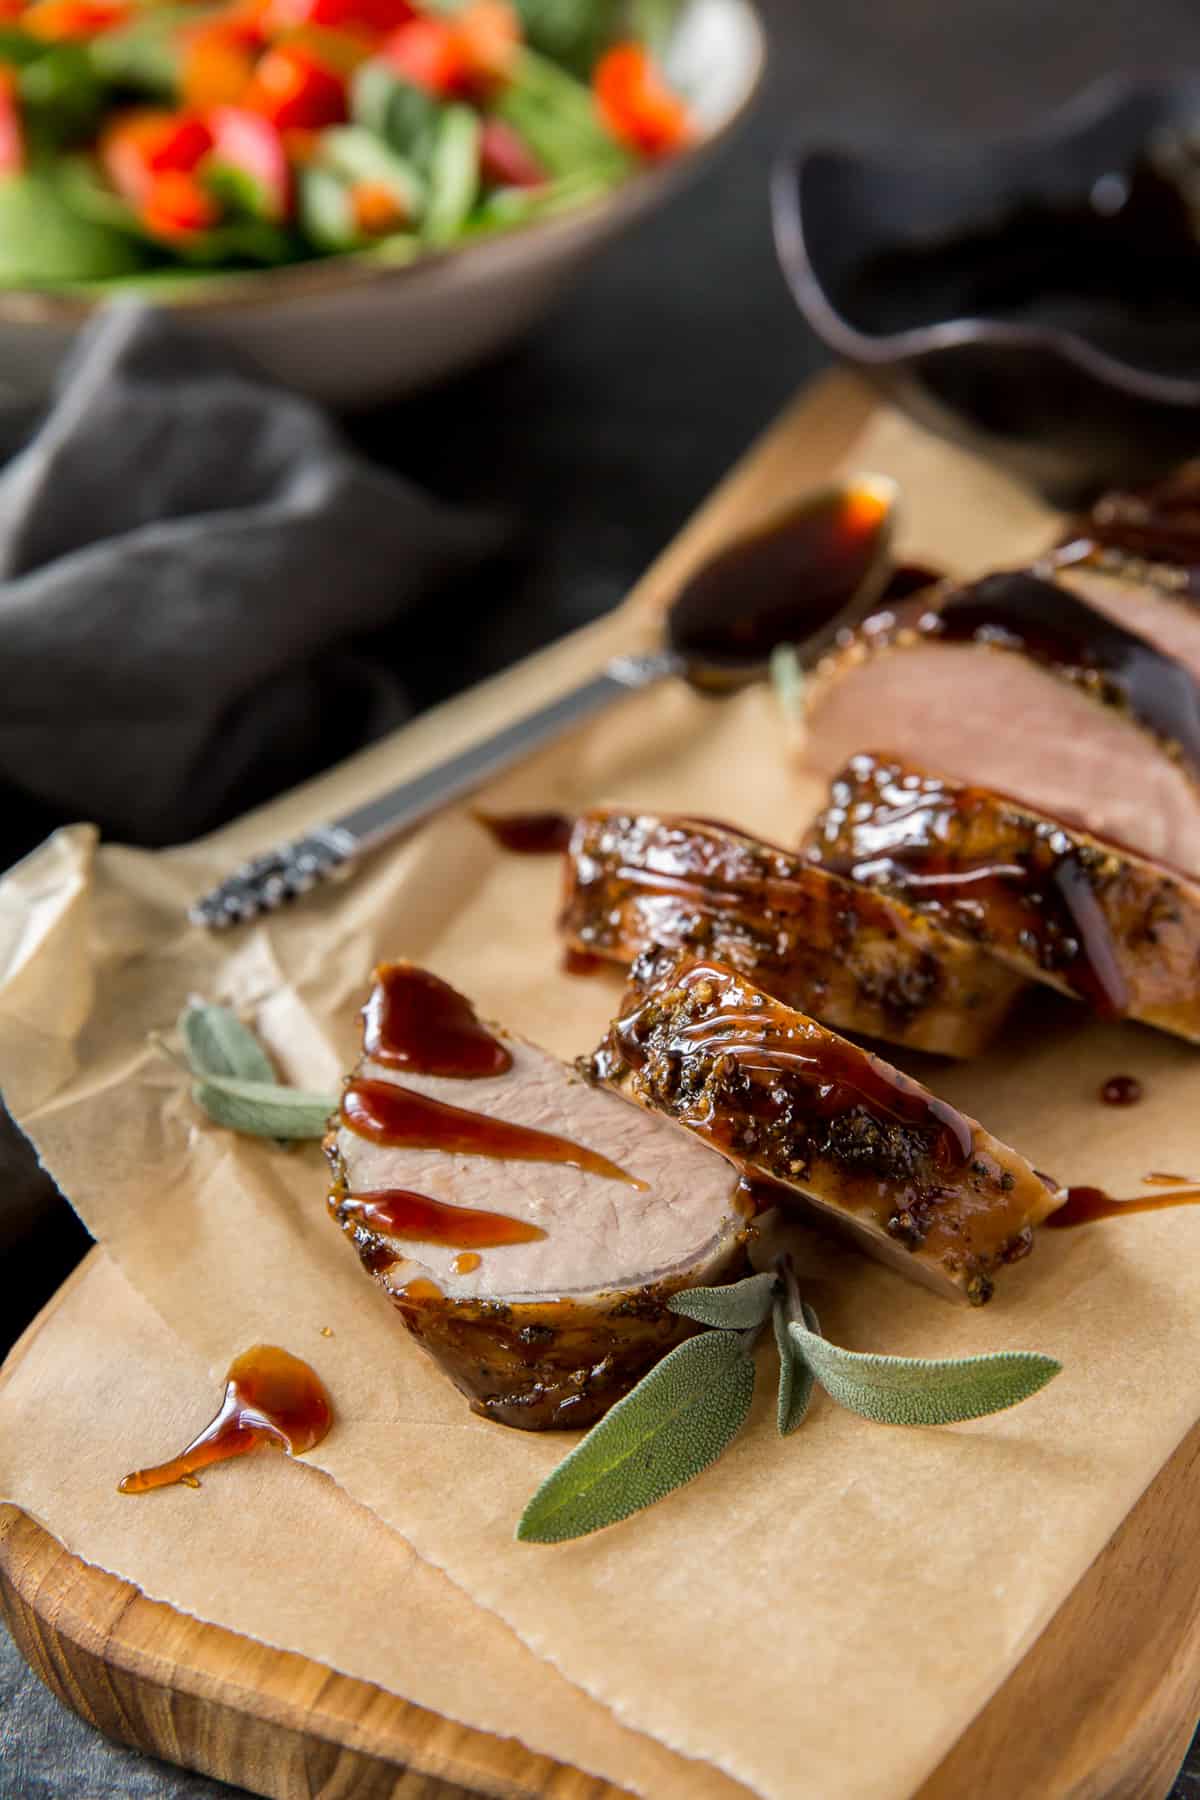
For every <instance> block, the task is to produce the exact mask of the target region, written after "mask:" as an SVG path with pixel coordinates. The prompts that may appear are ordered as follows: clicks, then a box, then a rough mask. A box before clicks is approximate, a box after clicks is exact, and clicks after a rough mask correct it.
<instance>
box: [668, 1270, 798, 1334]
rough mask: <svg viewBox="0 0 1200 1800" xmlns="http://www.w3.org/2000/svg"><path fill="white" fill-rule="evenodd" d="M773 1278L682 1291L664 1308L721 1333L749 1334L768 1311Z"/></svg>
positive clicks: (750, 1277)
mask: <svg viewBox="0 0 1200 1800" xmlns="http://www.w3.org/2000/svg"><path fill="white" fill-rule="evenodd" d="M775 1287H776V1282H775V1277H774V1275H770V1274H764V1275H747V1277H746V1279H745V1280H744V1281H734V1282H731V1283H730V1284H729V1286H728V1287H696V1288H685V1289H684V1290H683V1291H682V1292H681V1293H678V1294H672V1295H671V1298H670V1299H669V1300H668V1301H667V1305H668V1306H669V1307H670V1309H671V1311H672V1312H674V1313H681V1314H682V1315H683V1317H684V1318H685V1319H696V1320H698V1321H699V1323H700V1324H701V1325H717V1326H719V1327H720V1328H721V1329H722V1330H723V1331H750V1330H752V1329H753V1327H754V1326H755V1325H761V1324H762V1322H763V1320H764V1319H765V1318H766V1316H767V1314H768V1313H769V1312H770V1310H771V1302H772V1299H773V1298H774V1294H775Z"/></svg>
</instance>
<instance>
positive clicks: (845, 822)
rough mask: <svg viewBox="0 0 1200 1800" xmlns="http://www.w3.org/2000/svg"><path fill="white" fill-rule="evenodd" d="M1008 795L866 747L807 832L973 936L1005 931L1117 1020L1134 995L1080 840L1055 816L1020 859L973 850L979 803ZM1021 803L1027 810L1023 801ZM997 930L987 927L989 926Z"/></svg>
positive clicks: (825, 853) (836, 864) (861, 871)
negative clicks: (962, 843) (967, 847)
mask: <svg viewBox="0 0 1200 1800" xmlns="http://www.w3.org/2000/svg"><path fill="white" fill-rule="evenodd" d="M998 800H999V801H1001V803H1003V801H1002V797H1001V796H997V795H994V794H992V793H989V792H988V791H987V790H986V789H982V788H971V787H967V786H963V785H960V784H959V783H957V782H952V781H946V780H943V779H942V778H941V777H939V776H934V775H926V774H923V773H920V772H918V771H915V770H910V769H906V768H904V767H903V766H901V765H900V764H897V763H892V762H888V761H887V760H883V759H877V758H876V757H874V756H871V755H869V754H866V753H864V754H862V755H859V756H856V757H854V758H852V760H851V762H850V763H849V764H848V766H847V767H846V769H845V770H843V772H842V774H841V775H839V776H838V778H837V779H836V780H835V782H834V783H833V787H832V790H831V800H830V805H829V807H828V808H827V809H826V811H825V813H824V814H823V815H822V817H821V819H820V820H818V822H817V824H816V826H815V827H814V829H813V832H812V834H811V837H810V840H809V846H808V855H809V856H810V857H811V859H812V860H813V861H814V862H818V863H819V864H820V865H821V867H822V868H825V869H829V870H831V871H832V872H833V873H835V874H838V875H844V876H849V878H850V879H851V880H852V881H857V882H860V883H863V884H865V885H867V886H876V887H882V888H884V889H885V890H887V891H890V892H892V893H895V894H897V895H899V896H900V897H901V898H903V899H905V900H907V901H908V903H909V904H910V905H913V906H917V907H920V908H921V910H922V911H925V912H928V913H931V914H933V915H935V916H941V917H944V918H945V919H946V920H947V922H948V923H950V924H951V925H952V926H957V927H958V928H960V929H961V930H963V931H964V932H965V933H967V934H968V935H970V936H972V937H974V936H976V935H978V934H979V931H980V928H981V927H982V928H983V931H984V935H985V940H986V936H987V935H991V936H993V937H999V936H1008V937H1011V938H1013V939H1014V940H1017V941H1019V942H1020V944H1021V945H1022V947H1023V948H1025V949H1026V950H1027V951H1029V952H1030V953H1031V954H1032V955H1034V956H1035V957H1036V959H1037V961H1038V963H1039V964H1040V966H1041V967H1042V968H1044V969H1046V970H1047V971H1048V972H1052V973H1055V974H1057V975H1059V976H1060V977H1061V978H1062V979H1063V980H1064V981H1066V982H1067V984H1068V985H1069V986H1070V987H1072V988H1073V989H1074V990H1075V992H1076V993H1077V994H1079V995H1080V996H1081V997H1082V998H1083V999H1086V1000H1088V1001H1090V1002H1091V1004H1092V1005H1093V1006H1094V1007H1095V1008H1096V1010H1097V1011H1098V1012H1099V1013H1101V1014H1103V1015H1104V1016H1105V1017H1108V1018H1119V1017H1121V1016H1122V1015H1123V1014H1124V1013H1125V1011H1126V1009H1127V1007H1128V1003H1129V994H1128V988H1127V985H1126V982H1125V978H1124V975H1123V974H1122V971H1121V966H1120V959H1119V955H1118V952H1117V947H1116V945H1115V943H1114V942H1113V937H1112V932H1111V929H1110V927H1109V924H1108V921H1107V919H1106V918H1105V916H1104V912H1103V909H1102V907H1101V906H1100V904H1099V902H1098V900H1097V898H1096V895H1095V892H1094V890H1093V888H1092V885H1091V882H1090V880H1089V877H1088V870H1087V867H1086V864H1085V861H1084V860H1083V858H1082V857H1081V853H1080V849H1079V846H1078V845H1077V844H1076V843H1075V841H1074V840H1073V839H1072V838H1071V836H1070V835H1069V833H1068V832H1067V831H1065V830H1063V829H1061V828H1059V827H1057V826H1055V825H1054V824H1053V823H1052V822H1050V821H1046V822H1045V823H1044V825H1042V826H1039V828H1038V830H1037V832H1036V835H1035V838H1034V841H1033V842H1032V844H1031V845H1030V846H1029V847H1028V848H1025V846H1024V845H1022V848H1021V850H1020V851H1019V853H1014V854H1013V855H1012V856H1011V857H1008V858H1005V857H1003V856H1001V857H999V858H997V857H996V856H995V855H994V854H990V855H989V856H988V857H987V858H982V859H981V858H979V857H975V856H971V855H970V854H968V853H966V852H965V851H962V850H959V849H957V848H956V837H957V835H958V834H959V833H960V832H961V834H962V835H963V836H965V837H967V838H968V839H969V835H970V830H971V826H972V823H973V821H974V819H975V818H976V816H977V815H978V814H979V813H981V812H982V813H983V814H984V815H985V816H986V815H987V814H989V813H990V812H991V810H992V808H993V807H995V806H996V804H997V802H998ZM1016 804H1018V809H1019V803H1016ZM989 928H990V931H989Z"/></svg>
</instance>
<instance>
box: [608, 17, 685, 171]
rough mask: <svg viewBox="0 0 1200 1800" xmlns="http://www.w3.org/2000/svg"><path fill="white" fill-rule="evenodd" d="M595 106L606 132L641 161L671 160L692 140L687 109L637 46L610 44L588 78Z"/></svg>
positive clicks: (645, 52)
mask: <svg viewBox="0 0 1200 1800" xmlns="http://www.w3.org/2000/svg"><path fill="white" fill-rule="evenodd" d="M592 88H593V91H594V92H595V95H596V104H597V106H598V107H599V109H600V114H601V117H602V118H603V119H604V122H605V124H606V125H607V126H608V129H609V130H610V131H611V132H612V134H613V136H614V137H615V138H617V139H618V140H619V141H620V142H621V143H623V144H627V145H628V146H629V148H630V149H631V150H636V151H638V152H639V154H640V155H642V156H669V155H670V153H671V152H672V151H673V150H678V149H679V148H680V147H681V146H682V145H683V144H686V143H687V141H688V139H689V138H690V136H691V126H690V124H689V121H688V115H687V108H686V107H685V106H684V104H683V101H682V100H680V98H679V97H678V95H677V94H673V93H672V92H671V90H670V88H669V87H668V86H667V84H666V82H665V81H664V80H663V78H662V75H661V74H660V72H659V69H658V67H657V65H656V63H655V61H654V59H653V57H652V56H651V55H650V53H649V51H648V50H647V49H645V47H644V46H643V45H641V44H633V43H630V44H614V45H613V47H612V49H611V50H607V51H606V52H605V53H604V55H603V56H602V57H601V58H600V61H599V62H598V63H597V64H596V67H595V70H594V72H593V74H592Z"/></svg>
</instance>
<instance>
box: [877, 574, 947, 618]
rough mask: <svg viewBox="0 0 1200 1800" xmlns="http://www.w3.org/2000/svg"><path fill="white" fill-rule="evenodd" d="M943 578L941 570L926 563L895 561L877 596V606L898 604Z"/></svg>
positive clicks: (933, 585) (934, 584)
mask: <svg viewBox="0 0 1200 1800" xmlns="http://www.w3.org/2000/svg"><path fill="white" fill-rule="evenodd" d="M944 580H945V575H944V573H943V571H942V570H941V569H935V568H932V567H931V566H930V565H929V564H928V563H897V564H896V567H895V568H894V569H893V570H892V572H891V574H890V575H889V576H888V581H887V586H886V587H885V588H884V590H883V592H882V594H880V596H879V606H880V607H886V606H899V605H900V604H901V603H902V602H903V601H905V600H911V599H912V597H913V595H914V594H920V593H923V592H924V590H925V589H926V588H929V587H935V586H936V585H937V583H938V582H939V581H944Z"/></svg>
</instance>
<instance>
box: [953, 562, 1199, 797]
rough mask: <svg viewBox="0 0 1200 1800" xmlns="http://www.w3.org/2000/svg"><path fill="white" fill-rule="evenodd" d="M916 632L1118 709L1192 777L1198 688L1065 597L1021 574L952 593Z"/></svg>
mask: <svg viewBox="0 0 1200 1800" xmlns="http://www.w3.org/2000/svg"><path fill="white" fill-rule="evenodd" d="M920 629H921V630H922V631H924V632H926V633H928V634H930V635H931V636H936V637H940V638H943V639H945V640H946V641H947V642H950V643H983V644H995V645H998V646H999V647H1001V648H1003V649H1009V650H1021V651H1023V652H1024V654H1025V655H1026V656H1030V657H1032V658H1033V659H1034V661H1036V662H1040V663H1042V664H1044V665H1045V666H1046V667H1047V668H1051V669H1053V670H1055V671H1056V672H1057V673H1058V674H1061V675H1064V676H1066V677H1067V678H1068V679H1070V680H1074V681H1078V682H1080V683H1082V684H1084V685H1088V686H1093V687H1096V688H1097V689H1098V690H1099V691H1100V695H1101V697H1103V698H1105V699H1108V700H1109V701H1112V702H1115V703H1117V704H1119V705H1121V706H1122V707H1123V708H1124V709H1125V710H1126V711H1128V713H1129V714H1130V715H1131V716H1132V717H1133V718H1134V719H1136V720H1137V721H1138V723H1139V724H1141V725H1143V726H1144V727H1145V728H1146V729H1147V730H1148V731H1151V732H1153V733H1154V735H1155V736H1156V737H1158V738H1160V739H1161V740H1162V741H1163V743H1165V744H1167V745H1169V746H1172V747H1173V748H1175V749H1176V750H1177V751H1178V754H1179V756H1180V757H1181V758H1182V760H1183V761H1184V762H1185V763H1186V765H1187V766H1188V767H1189V768H1190V770H1191V771H1192V773H1193V774H1194V775H1197V776H1200V685H1198V684H1197V682H1196V680H1195V678H1194V676H1192V675H1191V674H1190V672H1189V671H1188V670H1187V669H1185V668H1184V667H1183V665H1182V664H1181V663H1177V662H1176V661H1175V660H1174V659H1173V658H1172V657H1170V656H1167V655H1165V654H1164V653H1163V652H1162V651H1161V650H1158V649H1156V648H1155V646H1154V645H1153V644H1151V643H1148V642H1147V641H1146V639H1145V638H1140V637H1138V636H1137V635H1136V634H1135V633H1134V632H1132V631H1126V630H1125V628H1124V626H1122V625H1118V624H1117V622H1116V621H1115V620H1114V619H1110V618H1108V617H1106V616H1105V614H1103V613H1100V612H1097V611H1096V610H1095V609H1094V608H1093V607H1090V606H1088V605H1087V604H1086V602H1085V601H1083V600H1081V599H1079V597H1078V596H1077V595H1075V594H1072V593H1070V592H1068V590H1067V589H1065V588H1061V587H1057V586H1056V585H1055V583H1054V582H1052V581H1046V580H1044V579H1043V578H1042V577H1041V576H1039V575H1034V574H1031V573H1030V572H1029V571H1028V570H1022V569H1018V570H1009V571H1005V572H1002V573H1000V574H998V575H986V576H984V578H983V580H982V581H976V582H973V583H972V584H971V585H970V586H968V587H963V588H958V589H956V590H955V592H954V593H952V594H950V595H949V596H948V597H947V598H946V599H945V600H944V601H943V602H942V603H941V605H940V606H939V607H938V609H937V610H936V611H931V612H927V613H925V614H924V615H923V617H922V618H921V621H920Z"/></svg>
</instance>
